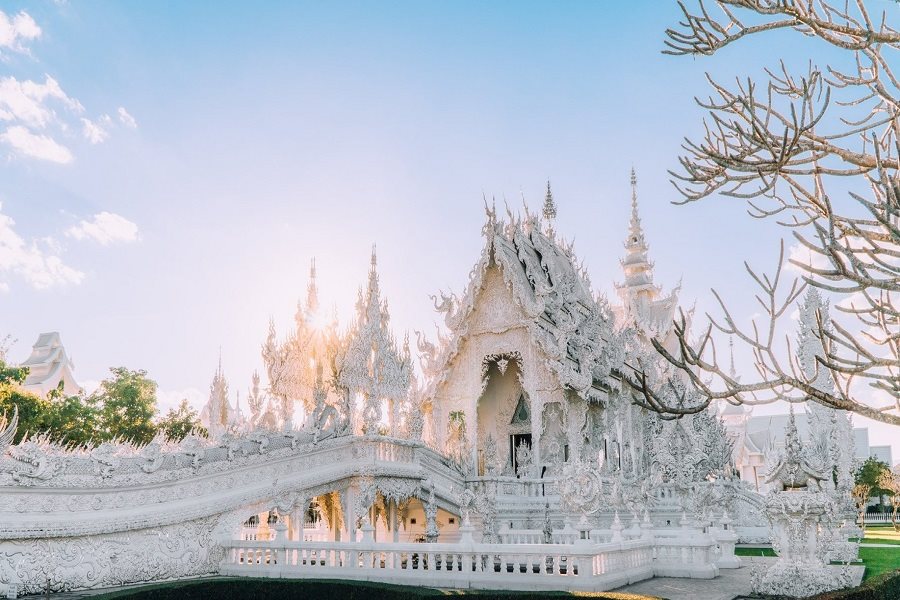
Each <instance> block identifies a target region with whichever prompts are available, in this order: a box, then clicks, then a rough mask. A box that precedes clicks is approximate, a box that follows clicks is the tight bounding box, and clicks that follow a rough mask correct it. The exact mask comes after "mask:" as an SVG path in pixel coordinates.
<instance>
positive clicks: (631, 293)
mask: <svg viewBox="0 0 900 600" xmlns="http://www.w3.org/2000/svg"><path fill="white" fill-rule="evenodd" d="M624 247H625V256H624V257H623V258H622V260H621V261H619V262H620V263H621V265H622V271H623V273H624V275H625V279H624V281H623V282H622V283H617V284H616V291H617V292H618V294H619V298H620V299H621V301H622V305H621V308H619V309H618V310H617V311H616V313H617V315H616V316H617V317H619V319H618V325H619V326H620V327H630V326H634V327H636V328H637V329H638V330H640V331H641V332H642V333H644V334H645V335H647V336H648V337H657V338H665V337H666V336H667V334H668V333H669V331H670V330H671V327H672V321H673V319H674V317H675V311H676V309H677V308H678V292H679V289H680V286H678V287H676V288H675V289H673V290H672V291H671V292H670V293H669V294H668V295H665V296H663V295H662V289H661V288H660V287H659V286H657V285H655V284H654V283H653V263H652V262H651V261H650V258H649V251H650V247H649V245H648V244H647V240H646V238H645V237H644V229H643V227H642V226H641V217H640V214H639V212H638V196H637V176H636V175H635V173H634V169H632V170H631V220H630V221H629V224H628V234H627V236H626V238H625V244H624Z"/></svg>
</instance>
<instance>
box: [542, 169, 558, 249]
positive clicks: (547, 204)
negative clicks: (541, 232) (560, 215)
mask: <svg viewBox="0 0 900 600" xmlns="http://www.w3.org/2000/svg"><path fill="white" fill-rule="evenodd" d="M543 216H544V225H545V226H546V228H547V229H546V231H547V236H548V237H550V238H552V237H553V236H554V235H555V233H556V231H555V230H554V227H553V225H554V222H555V221H556V202H554V201H553V192H552V190H551V189H550V180H549V179H548V180H547V194H546V195H545V196H544V210H543Z"/></svg>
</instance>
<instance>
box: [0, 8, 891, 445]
mask: <svg viewBox="0 0 900 600" xmlns="http://www.w3.org/2000/svg"><path fill="white" fill-rule="evenodd" d="M881 4H884V5H885V6H888V3H885V2H883V3H879V5H881ZM0 10H2V11H3V12H4V14H5V15H6V20H7V30H8V32H15V35H12V37H10V35H7V36H6V37H5V38H4V37H3V36H2V35H0V78H2V80H3V81H4V82H5V84H4V87H3V88H2V89H0V130H4V133H3V134H2V135H3V136H5V137H2V139H0V203H2V208H0V252H6V253H7V254H6V255H3V254H0V333H3V332H9V333H10V334H12V335H13V337H15V338H17V339H18V342H17V343H16V344H15V345H14V346H13V348H12V349H11V352H10V358H11V359H13V360H16V359H19V360H21V359H24V357H25V356H26V355H27V353H28V348H29V346H30V344H31V343H32V342H33V341H34V339H35V338H36V336H37V335H38V333H40V332H42V331H49V330H58V331H60V332H61V333H62V337H63V341H64V343H65V344H66V347H67V349H68V350H69V352H70V354H71V355H72V356H73V357H74V359H75V362H76V375H77V376H78V378H79V379H80V380H82V381H85V382H92V381H97V380H99V379H102V378H103V377H104V376H105V373H106V371H107V369H108V368H109V367H111V366H117V365H125V366H128V367H131V368H144V369H147V370H148V371H149V372H150V375H151V376H152V377H153V378H154V379H156V380H157V381H158V382H159V385H160V388H161V390H162V391H163V397H164V401H165V402H174V401H175V400H177V399H178V398H179V397H181V396H184V395H186V396H188V397H190V398H191V399H192V400H194V401H195V402H200V401H202V399H203V397H204V396H205V394H206V390H207V388H208V385H209V381H210V380H211V378H212V375H213V372H214V370H215V366H216V362H217V360H218V355H219V348H220V347H221V352H222V360H223V365H224V368H225V372H226V375H227V376H228V378H229V381H230V383H231V387H232V389H233V390H236V389H239V390H242V391H243V392H244V393H245V392H246V389H247V387H248V386H249V382H250V374H251V373H252V371H253V369H256V368H260V370H262V369H261V366H262V365H261V359H260V356H259V348H260V344H261V343H262V341H263V340H264V337H265V333H266V327H267V324H268V320H269V317H270V316H271V317H274V318H275V320H276V323H277V324H278V326H279V329H280V330H281V331H282V332H286V331H287V329H288V327H289V326H290V323H291V319H292V315H293V312H294V310H295V305H296V301H297V299H298V298H299V297H301V296H302V295H303V294H304V290H305V287H306V283H307V270H308V265H309V261H310V259H311V258H312V257H313V256H315V257H316V260H317V264H318V267H319V288H320V292H321V296H322V300H323V302H325V303H326V304H329V305H330V304H334V305H335V306H336V308H337V310H338V314H339V315H340V316H341V318H342V320H343V321H344V322H346V321H347V319H348V317H349V316H350V315H351V311H352V307H353V302H354V301H355V297H356V289H357V287H358V286H359V285H361V284H362V283H364V280H365V276H366V270H367V268H368V257H369V251H370V247H371V245H372V244H373V243H376V244H377V246H378V256H379V271H380V273H381V280H382V285H383V290H384V292H385V294H386V296H387V297H388V299H389V302H390V306H391V312H392V316H393V325H394V328H395V330H396V331H397V332H398V333H400V334H402V332H404V331H407V330H409V331H412V330H414V329H426V330H428V331H431V330H432V325H431V323H432V322H433V321H434V320H435V316H434V314H433V311H431V307H430V303H429V301H428V298H427V295H428V294H430V293H434V292H435V291H436V290H438V289H440V288H443V289H447V288H452V289H454V290H456V291H457V292H459V291H461V290H462V288H463V287H464V285H465V282H466V278H467V274H468V272H469V269H470V268H471V266H472V264H473V262H474V261H475V260H476V258H477V256H478V253H479V250H480V245H481V238H480V226H481V223H482V221H483V217H484V213H483V209H482V204H483V202H482V195H483V194H484V195H486V196H487V197H489V198H490V197H492V196H493V197H496V199H497V201H498V203H499V204H501V205H502V202H503V200H504V198H505V199H506V200H507V201H508V202H509V204H510V205H511V206H512V207H513V208H514V209H517V208H518V207H519V206H521V203H522V196H523V195H524V198H525V201H526V202H527V203H528V204H529V205H530V206H531V207H533V208H536V207H539V206H540V203H541V201H542V197H543V189H544V186H545V185H546V180H547V178H548V177H549V178H550V179H551V180H552V184H553V189H554V194H555V197H556V200H557V202H558V205H559V217H558V229H559V230H560V231H561V232H562V233H563V234H564V235H566V236H567V237H569V238H572V237H574V238H575V244H576V250H577V252H578V254H579V255H580V256H581V257H582V258H583V259H584V260H585V263H586V264H587V265H588V268H589V271H590V273H591V276H592V280H593V282H594V284H595V286H597V287H598V288H599V289H601V290H604V291H606V292H607V293H608V294H610V295H613V282H614V281H617V280H619V279H620V277H621V275H620V268H619V264H618V259H619V257H620V256H621V254H622V240H623V237H624V233H625V228H626V225H627V220H628V210H629V206H628V200H629V194H630V190H629V184H628V172H629V169H630V168H631V167H632V166H634V167H635V169H636V170H637V173H638V179H639V194H640V199H641V210H642V217H643V221H644V225H645V228H646V232H647V236H648V239H649V240H650V243H651V256H652V258H653V259H654V260H655V262H656V270H655V276H656V281H657V282H658V283H661V284H662V285H663V286H664V287H667V288H668V287H671V286H674V285H675V284H676V283H677V282H678V281H679V279H681V278H683V290H682V298H683V300H684V302H685V304H687V305H690V304H691V303H692V302H694V301H696V303H697V308H698V312H699V313H702V312H704V311H705V310H707V309H711V308H712V305H711V295H710V293H709V288H711V287H714V288H716V289H719V290H721V291H723V292H724V294H725V296H726V297H727V298H728V299H729V300H731V304H732V307H733V309H734V311H735V313H736V314H737V315H743V318H745V319H746V322H747V323H749V320H750V318H751V316H752V315H753V314H754V313H755V312H756V309H755V308H754V306H753V305H752V304H751V302H752V301H751V300H749V299H748V298H746V292H747V290H748V280H747V278H746V276H745V275H744V273H743V267H742V262H743V260H745V259H750V261H751V262H752V263H754V264H757V265H760V266H762V267H767V268H768V267H770V266H771V265H773V264H774V259H775V256H776V252H777V240H778V239H780V236H781V235H783V232H782V231H780V230H779V229H778V228H777V227H776V226H775V225H774V223H770V222H759V221H755V220H752V219H750V218H749V217H747V216H746V213H745V208H744V207H743V206H742V205H741V204H740V203H739V202H736V201H732V200H720V201H709V202H704V203H702V204H700V205H693V206H687V207H676V206H673V205H672V204H671V203H670V202H671V201H672V200H675V199H677V198H678V196H677V195H676V193H675V192H674V190H673V188H672V187H671V185H670V184H669V182H668V176H667V173H666V170H667V169H670V168H674V167H676V165H677V156H678V152H679V144H680V143H681V140H682V138H683V137H684V136H685V135H694V134H696V133H697V132H698V131H699V128H700V123H701V118H702V116H703V114H702V111H701V110H700V109H699V108H697V107H696V106H695V105H694V103H693V96H694V95H704V94H706V93H707V92H706V89H707V88H706V84H705V78H704V72H705V71H712V72H713V73H715V74H717V75H720V76H723V77H729V78H730V77H734V76H747V75H753V76H756V77H759V76H761V74H762V68H763V67H764V66H771V65H773V64H775V62H776V61H777V59H778V58H779V57H780V56H785V57H787V58H788V59H789V61H791V62H796V64H805V61H806V60H808V59H809V58H814V59H816V60H821V59H824V58H827V55H826V54H824V49H823V48H822V47H821V46H817V45H816V44H814V43H812V42H809V43H805V42H802V43H800V44H798V43H797V40H796V38H794V37H793V36H789V37H785V36H780V35H772V36H769V37H768V38H767V41H766V43H765V44H753V45H743V46H738V47H735V48H732V49H728V50H727V51H725V52H723V53H722V54H721V55H718V56H716V57H713V58H704V59H692V58H684V57H682V58H674V57H667V56H664V55H662V54H661V53H660V50H661V48H662V45H663V31H664V30H665V28H666V27H668V26H671V25H674V24H675V23H676V21H677V20H678V16H679V15H678V8H677V5H676V3H675V2H660V1H650V0H647V1H643V2H618V3H612V2H580V3H579V2H574V3H568V4H566V5H565V9H564V10H563V9H561V8H560V5H558V4H556V3H549V2H547V3H538V2H498V3H492V4H491V5H486V4H485V3H480V2H469V3H466V2H458V3H421V2H406V3H404V2H391V3H375V2H365V3H363V2H360V3H355V2H347V3H300V2H284V3H266V4H265V5H259V4H256V3H253V4H251V3H246V4H237V3H218V4H216V6H215V9H211V8H210V5H209V4H207V3H202V2H196V3H150V2H144V3H137V2H134V3H113V2H79V1H75V0H73V1H70V2H50V1H47V2H28V3H17V2H3V3H0ZM890 10H896V8H895V7H890ZM23 11H24V13H27V15H28V17H29V18H30V19H31V20H32V21H33V25H34V26H36V27H37V28H39V30H40V31H39V33H35V30H34V27H32V24H31V23H29V22H27V21H26V20H19V21H16V19H17V18H19V16H20V15H21V14H22V13H23ZM0 25H2V23H0ZM2 31H3V28H2V27H0V32H2ZM48 78H49V79H48ZM29 81H30V82H33V86H32V87H31V88H28V89H30V90H31V92H30V93H31V99H32V100H34V98H36V97H38V96H39V97H40V100H39V101H37V100H34V103H35V104H36V106H37V109H35V108H34V107H30V106H25V107H23V106H21V105H15V106H18V112H15V111H13V112H14V114H12V113H11V114H8V115H7V117H6V118H4V117H3V115H4V113H3V112H2V107H3V104H2V103H3V101H4V100H3V98H4V97H6V98H13V99H15V98H19V97H21V95H22V89H24V88H22V87H21V86H23V85H24V83H25V82H29ZM13 84H15V85H13ZM54 84H55V86H54ZM35 86H36V87H35ZM3 94H6V96H4V95H3ZM26 96H27V94H26ZM41 110H43V111H44V112H43V113H42V112H41ZM35 111H37V112H35ZM7 112H8V113H9V107H8V106H7ZM85 119H86V120H87V121H88V122H89V124H88V123H85V121H84V120H85ZM23 131H24V133H23ZM26 134H30V135H31V137H28V135H26ZM35 136H36V137H37V138H39V139H35ZM98 215H99V216H98ZM10 220H12V221H14V224H10ZM4 236H5V237H4ZM4 240H6V244H7V246H6V247H5V249H4V248H3V247H2V244H3V243H4ZM10 240H14V241H15V240H18V242H16V243H19V245H18V246H17V249H16V250H15V251H13V250H10V249H9V247H10ZM16 253H17V254H16ZM4 260H5V262H4ZM16 261H17V262H16ZM748 358H749V357H745V356H742V355H740V354H739V355H738V357H737V360H738V363H739V365H741V364H748V363H747V360H748ZM890 434H891V432H890V430H885V429H881V428H879V429H878V431H873V433H872V437H873V443H887V442H888V438H889V436H890ZM894 454H895V456H900V444H898V445H895V449H894Z"/></svg>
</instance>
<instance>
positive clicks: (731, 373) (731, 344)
mask: <svg viewBox="0 0 900 600" xmlns="http://www.w3.org/2000/svg"><path fill="white" fill-rule="evenodd" d="M728 352H729V353H730V354H731V366H730V367H729V371H728V376H729V377H731V378H732V379H737V369H735V368H734V338H733V337H731V336H729V337H728Z"/></svg>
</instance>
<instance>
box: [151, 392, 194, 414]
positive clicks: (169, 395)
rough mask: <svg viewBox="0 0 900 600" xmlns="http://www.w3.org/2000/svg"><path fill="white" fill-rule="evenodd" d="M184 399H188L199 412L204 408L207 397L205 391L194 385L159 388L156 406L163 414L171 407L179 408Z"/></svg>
mask: <svg viewBox="0 0 900 600" xmlns="http://www.w3.org/2000/svg"><path fill="white" fill-rule="evenodd" d="M182 400H187V401H188V404H190V405H191V407H192V408H193V409H194V410H196V411H197V412H198V413H199V412H200V411H201V410H202V409H203V405H204V404H206V397H205V396H204V395H203V392H202V391H200V390H198V389H197V388H193V387H190V388H185V389H183V390H157V392H156V407H157V409H159V413H160V414H161V415H163V416H165V414H166V413H167V412H168V411H169V409H170V408H178V405H179V404H181V401H182Z"/></svg>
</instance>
